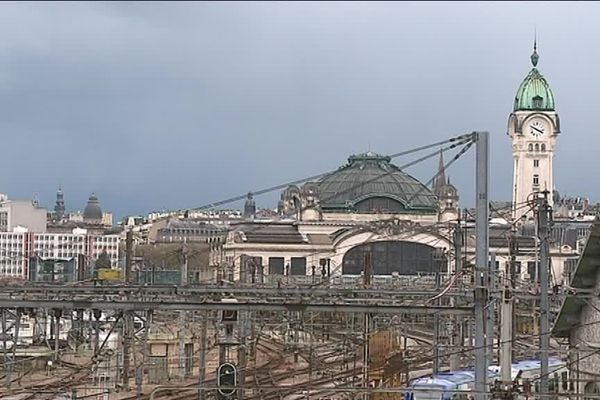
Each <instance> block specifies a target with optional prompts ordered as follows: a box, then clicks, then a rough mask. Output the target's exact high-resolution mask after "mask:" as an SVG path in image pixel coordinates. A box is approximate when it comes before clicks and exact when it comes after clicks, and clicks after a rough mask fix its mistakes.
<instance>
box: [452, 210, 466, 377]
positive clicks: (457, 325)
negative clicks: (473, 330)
mask: <svg viewBox="0 0 600 400" xmlns="http://www.w3.org/2000/svg"><path fill="white" fill-rule="evenodd" d="M462 246H463V232H462V225H461V220H460V212H459V220H458V223H457V224H456V228H455V230H454V255H455V261H454V262H455V271H454V273H455V274H456V275H457V276H458V277H459V279H458V284H457V285H458V288H459V290H460V291H462V289H463V287H462V283H463V279H462V276H461V275H462V272H463V266H462V261H463V260H462ZM451 301H452V303H453V305H454V306H458V304H456V300H455V299H454V298H452V299H451ZM462 325H463V320H462V318H461V317H459V316H456V317H455V318H454V327H453V329H452V345H453V348H454V349H455V351H452V352H451V354H450V371H456V370H458V369H460V367H461V362H460V353H461V352H462V347H463V346H464V344H465V343H464V338H463V337H462V335H461V334H460V333H461V332H460V330H461V329H462Z"/></svg>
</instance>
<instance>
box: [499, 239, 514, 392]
mask: <svg viewBox="0 0 600 400" xmlns="http://www.w3.org/2000/svg"><path fill="white" fill-rule="evenodd" d="M516 244H517V243H516V238H515V236H514V233H511V235H510V236H509V237H508V251H509V255H510V260H509V262H508V264H507V270H506V271H505V273H504V285H503V286H504V287H503V291H502V303H501V326H500V343H501V347H500V349H501V352H500V374H501V380H502V384H503V385H504V388H503V389H504V390H508V391H510V389H511V386H512V376H511V370H512V348H513V346H512V345H513V342H512V336H513V292H512V289H513V288H514V284H515V282H514V280H513V279H512V277H513V275H514V274H513V271H514V269H515V259H516V248H517V246H516Z"/></svg>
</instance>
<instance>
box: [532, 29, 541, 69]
mask: <svg viewBox="0 0 600 400" xmlns="http://www.w3.org/2000/svg"><path fill="white" fill-rule="evenodd" d="M539 59H540V56H539V55H538V53H537V32H535V31H534V34H533V54H531V64H533V67H534V68H535V67H537V63H538V60H539Z"/></svg>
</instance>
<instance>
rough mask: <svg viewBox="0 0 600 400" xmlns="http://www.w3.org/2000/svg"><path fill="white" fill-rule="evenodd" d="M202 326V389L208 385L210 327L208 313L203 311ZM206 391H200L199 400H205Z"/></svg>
mask: <svg viewBox="0 0 600 400" xmlns="http://www.w3.org/2000/svg"><path fill="white" fill-rule="evenodd" d="M201 313H202V326H201V327H200V371H199V375H200V387H201V388H203V387H204V386H205V384H206V347H207V346H206V333H207V332H206V331H207V327H208V311H206V310H204V311H201ZM204 398H205V394H204V389H200V392H199V393H198V400H204Z"/></svg>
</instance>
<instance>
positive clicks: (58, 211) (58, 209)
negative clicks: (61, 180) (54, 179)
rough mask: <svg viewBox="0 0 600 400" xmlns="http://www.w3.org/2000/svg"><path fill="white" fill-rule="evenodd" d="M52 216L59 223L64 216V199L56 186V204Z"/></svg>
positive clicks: (60, 189) (60, 188) (59, 187)
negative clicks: (53, 215)
mask: <svg viewBox="0 0 600 400" xmlns="http://www.w3.org/2000/svg"><path fill="white" fill-rule="evenodd" d="M54 214H55V218H56V220H59V221H60V220H61V219H62V218H63V217H64V215H65V198H64V194H63V191H62V187H61V186H58V191H57V192H56V204H55V205H54Z"/></svg>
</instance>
